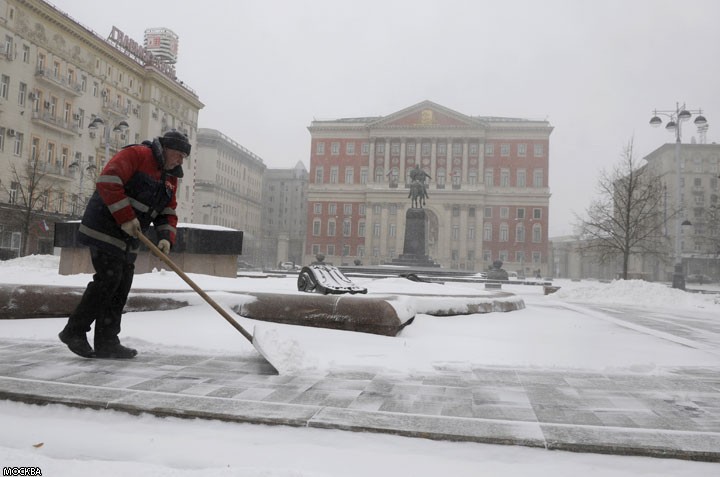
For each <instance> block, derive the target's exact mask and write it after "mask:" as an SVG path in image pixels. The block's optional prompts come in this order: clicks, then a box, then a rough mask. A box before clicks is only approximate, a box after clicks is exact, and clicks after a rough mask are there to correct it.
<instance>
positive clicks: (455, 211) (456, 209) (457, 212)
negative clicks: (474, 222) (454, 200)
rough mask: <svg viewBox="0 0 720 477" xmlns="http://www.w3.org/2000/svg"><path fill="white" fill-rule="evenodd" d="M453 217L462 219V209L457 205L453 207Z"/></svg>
mask: <svg viewBox="0 0 720 477" xmlns="http://www.w3.org/2000/svg"><path fill="white" fill-rule="evenodd" d="M452 216H453V217H460V207H458V206H457V205H455V206H453V208H452Z"/></svg>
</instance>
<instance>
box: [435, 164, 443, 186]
mask: <svg viewBox="0 0 720 477" xmlns="http://www.w3.org/2000/svg"><path fill="white" fill-rule="evenodd" d="M436 175H437V180H436V181H435V182H436V183H437V185H438V186H445V168H443V167H438V169H437V172H436Z"/></svg>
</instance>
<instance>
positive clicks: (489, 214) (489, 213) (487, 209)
mask: <svg viewBox="0 0 720 477" xmlns="http://www.w3.org/2000/svg"><path fill="white" fill-rule="evenodd" d="M484 217H485V218H486V219H491V218H492V207H485V212H484Z"/></svg>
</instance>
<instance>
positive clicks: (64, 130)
mask: <svg viewBox="0 0 720 477" xmlns="http://www.w3.org/2000/svg"><path fill="white" fill-rule="evenodd" d="M32 122H33V123H35V124H39V125H41V126H45V127H47V128H49V129H52V130H54V131H57V132H59V133H61V134H66V135H68V136H72V135H74V134H79V133H80V128H79V127H78V126H77V124H76V123H75V122H74V121H65V120H64V119H60V118H56V117H55V116H53V115H52V114H50V113H49V112H44V113H42V112H40V111H33V112H32Z"/></svg>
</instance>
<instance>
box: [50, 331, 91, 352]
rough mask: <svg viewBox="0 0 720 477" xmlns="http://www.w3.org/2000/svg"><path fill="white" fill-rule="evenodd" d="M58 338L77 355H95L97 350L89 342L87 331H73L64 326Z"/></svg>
mask: <svg viewBox="0 0 720 477" xmlns="http://www.w3.org/2000/svg"><path fill="white" fill-rule="evenodd" d="M58 338H60V341H62V342H63V343H65V344H66V345H67V347H68V348H70V351H72V352H73V353H75V354H76V355H78V356H82V357H83V358H94V357H95V351H93V349H92V346H90V343H88V340H87V336H86V335H85V333H73V332H72V331H70V330H68V329H67V328H64V329H63V330H62V331H61V332H60V333H59V334H58Z"/></svg>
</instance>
